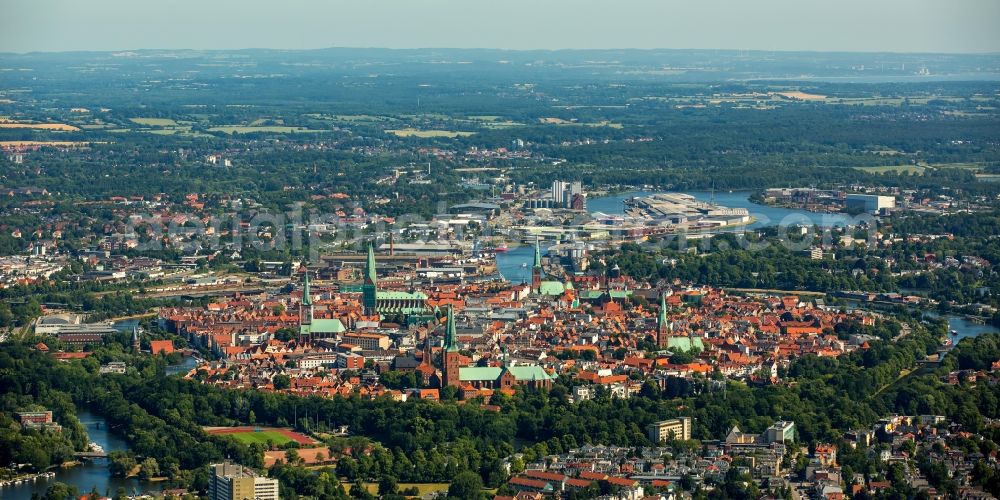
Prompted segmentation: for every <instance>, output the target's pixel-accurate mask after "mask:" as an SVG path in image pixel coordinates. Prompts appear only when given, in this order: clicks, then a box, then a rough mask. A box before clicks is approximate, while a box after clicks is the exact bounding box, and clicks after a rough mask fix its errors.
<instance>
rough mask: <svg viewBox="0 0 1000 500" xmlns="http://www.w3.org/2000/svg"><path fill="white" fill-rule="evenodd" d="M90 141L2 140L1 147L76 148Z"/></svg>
mask: <svg viewBox="0 0 1000 500" xmlns="http://www.w3.org/2000/svg"><path fill="white" fill-rule="evenodd" d="M89 144H90V143H89V142H69V141H0V148H32V147H42V146H49V147H54V148H75V147H82V146H87V145H89Z"/></svg>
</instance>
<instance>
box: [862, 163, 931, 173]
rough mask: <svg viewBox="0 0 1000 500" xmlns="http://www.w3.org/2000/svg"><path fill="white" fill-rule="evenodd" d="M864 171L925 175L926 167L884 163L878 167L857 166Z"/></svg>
mask: <svg viewBox="0 0 1000 500" xmlns="http://www.w3.org/2000/svg"><path fill="white" fill-rule="evenodd" d="M855 168H856V169H858V170H861V171H862V172H868V173H870V174H886V173H890V172H892V173H896V174H904V173H905V174H911V175H923V173H924V170H927V169H926V168H925V167H921V166H919V165H882V166H878V167H855Z"/></svg>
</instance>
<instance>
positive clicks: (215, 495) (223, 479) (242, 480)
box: [208, 463, 279, 500]
mask: <svg viewBox="0 0 1000 500" xmlns="http://www.w3.org/2000/svg"><path fill="white" fill-rule="evenodd" d="M210 467H211V469H212V479H211V482H210V483H209V485H208V498H209V499H211V500H278V498H279V497H278V480H277V479H270V478H267V477H263V476H261V475H260V474H257V473H256V472H254V471H253V470H251V469H249V468H247V467H243V466H242V465H239V464H229V463H224V464H213V465H211V466H210Z"/></svg>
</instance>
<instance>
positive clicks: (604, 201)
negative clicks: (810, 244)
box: [587, 191, 852, 229]
mask: <svg viewBox="0 0 1000 500" xmlns="http://www.w3.org/2000/svg"><path fill="white" fill-rule="evenodd" d="M655 193H656V192H654V191H632V192H628V193H623V194H618V195H613V196H601V197H597V198H594V199H588V200H587V210H588V211H589V212H591V213H593V212H604V213H606V214H617V215H621V214H623V213H625V207H624V204H623V203H624V201H625V200H626V199H628V198H631V197H633V196H649V195H652V194H655ZM685 193H687V194H689V195H691V196H694V197H695V199H697V200H700V201H706V202H712V201H713V200H714V202H715V203H716V204H718V205H721V206H724V207H728V208H745V209H747V210H748V211H749V212H750V215H751V216H753V218H754V222H753V224H750V225H749V226H747V228H748V229H756V228H760V227H768V226H777V225H794V224H809V225H816V226H820V227H841V226H845V225H847V224H848V223H849V222H850V221H851V219H852V218H851V216H849V215H847V214H830V213H819V212H810V211H808V210H797V209H790V208H780V207H769V206H767V205H761V204H759V203H754V202H752V201H750V195H751V194H753V193H752V192H751V191H732V192H730V191H716V192H715V193H712V192H711V191H685Z"/></svg>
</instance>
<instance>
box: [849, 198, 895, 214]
mask: <svg viewBox="0 0 1000 500" xmlns="http://www.w3.org/2000/svg"><path fill="white" fill-rule="evenodd" d="M846 202H847V209H848V210H863V211H865V212H877V211H879V210H882V209H883V208H896V198H894V197H892V196H879V195H875V194H848V195H847V200H846Z"/></svg>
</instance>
